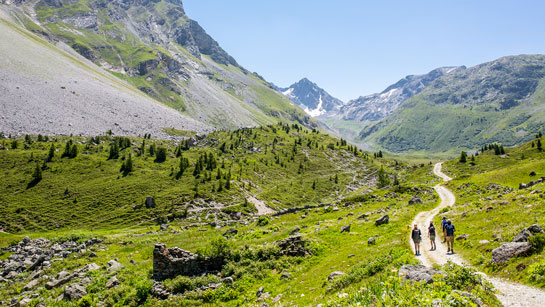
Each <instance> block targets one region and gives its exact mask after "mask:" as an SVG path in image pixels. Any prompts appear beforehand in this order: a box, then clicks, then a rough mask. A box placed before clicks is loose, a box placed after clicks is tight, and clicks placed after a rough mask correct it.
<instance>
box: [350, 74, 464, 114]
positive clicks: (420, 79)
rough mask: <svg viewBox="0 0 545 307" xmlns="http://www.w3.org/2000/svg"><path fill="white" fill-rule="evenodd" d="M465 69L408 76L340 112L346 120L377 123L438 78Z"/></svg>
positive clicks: (352, 101)
mask: <svg viewBox="0 0 545 307" xmlns="http://www.w3.org/2000/svg"><path fill="white" fill-rule="evenodd" d="M464 69H465V67H463V66H461V67H441V68H437V69H434V70H432V71H431V72H429V73H427V74H424V75H410V76H406V77H405V78H403V79H401V80H399V81H398V82H397V83H395V84H393V85H391V86H389V87H388V88H387V89H385V90H384V91H383V92H381V93H378V94H372V95H368V96H363V97H360V98H358V99H354V100H351V101H349V102H348V103H347V104H346V105H345V106H343V107H342V109H341V110H340V116H341V117H342V118H343V119H346V120H358V121H364V120H370V121H377V120H380V119H383V118H384V117H386V116H388V115H390V114H392V112H393V111H395V110H396V109H397V107H399V105H401V104H402V103H403V102H404V101H405V100H407V99H409V98H411V97H413V96H414V95H416V94H418V93H420V92H421V91H422V90H423V89H424V88H425V87H426V86H428V85H429V84H430V83H431V82H433V81H434V80H436V79H437V78H439V77H442V76H444V75H448V74H452V73H454V72H457V71H460V70H464Z"/></svg>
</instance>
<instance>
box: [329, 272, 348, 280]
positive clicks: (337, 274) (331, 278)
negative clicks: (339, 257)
mask: <svg viewBox="0 0 545 307" xmlns="http://www.w3.org/2000/svg"><path fill="white" fill-rule="evenodd" d="M342 275H344V272H343V271H335V272H331V273H330V274H329V276H327V280H333V279H335V278H337V277H339V276H342Z"/></svg>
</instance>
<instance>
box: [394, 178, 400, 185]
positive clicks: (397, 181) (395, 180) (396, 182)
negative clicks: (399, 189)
mask: <svg viewBox="0 0 545 307" xmlns="http://www.w3.org/2000/svg"><path fill="white" fill-rule="evenodd" d="M394 185H395V186H398V185H399V179H397V175H394Z"/></svg>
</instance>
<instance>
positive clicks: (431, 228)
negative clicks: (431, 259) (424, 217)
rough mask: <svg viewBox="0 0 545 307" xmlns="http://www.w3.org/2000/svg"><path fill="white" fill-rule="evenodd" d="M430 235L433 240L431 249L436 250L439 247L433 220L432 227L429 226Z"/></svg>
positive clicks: (431, 240)
mask: <svg viewBox="0 0 545 307" xmlns="http://www.w3.org/2000/svg"><path fill="white" fill-rule="evenodd" d="M428 237H429V238H430V242H431V249H430V250H431V251H434V250H436V249H437V246H436V245H435V226H434V225H433V222H430V227H428Z"/></svg>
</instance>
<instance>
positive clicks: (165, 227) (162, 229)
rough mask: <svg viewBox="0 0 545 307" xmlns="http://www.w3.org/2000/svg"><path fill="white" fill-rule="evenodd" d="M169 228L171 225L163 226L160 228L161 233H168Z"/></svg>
mask: <svg viewBox="0 0 545 307" xmlns="http://www.w3.org/2000/svg"><path fill="white" fill-rule="evenodd" d="M169 227H170V225H168V224H161V226H159V230H160V231H167V230H168V228H169Z"/></svg>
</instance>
